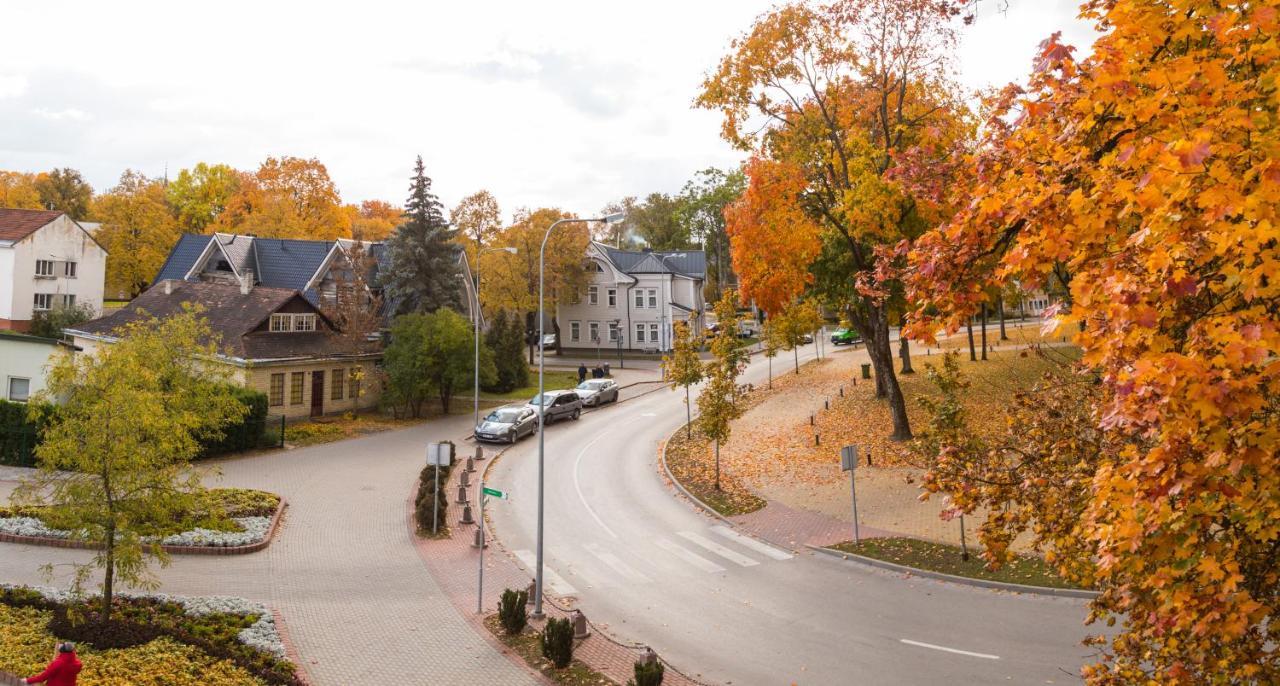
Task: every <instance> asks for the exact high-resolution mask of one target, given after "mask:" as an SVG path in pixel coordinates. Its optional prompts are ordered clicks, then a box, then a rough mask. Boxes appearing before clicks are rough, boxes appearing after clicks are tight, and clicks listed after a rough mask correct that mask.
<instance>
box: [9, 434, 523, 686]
mask: <svg viewBox="0 0 1280 686" xmlns="http://www.w3.org/2000/svg"><path fill="white" fill-rule="evenodd" d="M470 421H471V415H470V414H469V413H468V414H466V415H455V416H452V417H448V418H444V419H438V420H433V421H431V422H428V423H426V424H423V425H421V426H417V427H414V428H410V429H405V430H401V431H395V432H387V433H380V434H374V435H371V436H368V437H363V438H358V439H352V440H348V441H342V442H339V443H330V444H326V445H320V446H314V447H311V448H300V449H297V450H289V451H284V452H275V453H268V454H265V455H260V456H257V457H249V458H238V459H230V460H222V461H218V462H215V463H212V464H215V465H216V466H217V467H219V468H220V469H221V470H222V478H221V479H211V480H210V483H211V485H219V486H238V487H246V488H261V489H266V490H270V491H273V492H276V493H279V494H280V495H282V496H284V497H285V498H286V499H287V500H288V501H289V509H288V510H287V512H286V515H285V518H284V522H283V525H282V528H281V530H280V531H279V532H278V533H277V538H276V540H275V541H274V542H273V543H272V544H271V546H270V547H268V548H267V549H266V550H264V551H262V552H259V553H254V554H250V555H239V556H229V557H214V556H208V557H206V556H174V557H173V558H172V559H173V564H172V565H171V566H170V567H169V568H168V569H163V570H157V576H158V578H159V579H160V581H161V582H162V586H161V588H160V590H161V591H163V592H165V593H173V594H179V595H236V596H242V597H245V598H249V599H252V600H257V601H261V602H263V603H266V604H267V605H270V606H272V607H274V608H277V609H278V610H279V611H280V612H281V614H282V615H283V617H284V620H285V625H286V627H287V629H288V632H289V634H290V638H291V639H292V641H293V643H294V645H295V647H296V648H297V650H298V653H299V654H300V655H301V656H302V660H303V661H304V663H305V667H306V669H307V671H308V672H309V673H310V675H311V677H312V679H313V680H314V681H315V683H317V684H335V685H337V684H356V683H381V684H424V683H437V684H460V683H477V684H534V683H538V682H537V681H536V680H535V679H534V678H533V677H532V676H531V675H530V674H529V673H528V672H526V671H525V670H524V669H523V668H521V667H518V666H517V665H515V664H514V663H512V662H511V661H510V660H509V659H508V658H506V657H504V656H503V655H501V654H499V653H498V652H497V650H495V649H494V648H493V646H492V644H491V643H489V642H488V641H487V640H486V639H484V638H482V637H481V636H480V635H479V634H477V632H476V631H475V630H474V629H473V628H472V627H471V626H470V625H469V624H467V623H466V622H465V621H464V620H463V619H462V618H461V617H460V616H459V615H458V613H457V611H456V609H455V608H454V607H453V605H452V604H451V603H450V602H449V601H448V599H447V598H446V597H445V596H444V594H443V593H442V591H441V589H440V587H439V585H438V584H437V583H436V581H435V579H434V578H433V577H432V576H431V575H430V574H429V573H428V572H427V569H426V567H425V566H424V565H423V563H422V560H421V559H420V558H419V557H418V553H417V551H416V550H415V548H414V545H413V540H412V536H411V534H410V532H409V529H408V523H407V519H406V498H408V497H409V495H410V493H411V490H412V488H413V484H414V480H415V479H416V476H417V473H418V471H419V470H420V469H421V467H422V465H423V462H424V460H425V453H426V450H425V446H426V444H427V443H429V442H431V441H440V440H445V439H449V438H452V439H453V440H455V441H457V440H458V439H459V438H461V437H462V436H464V435H466V434H467V433H468V432H469V431H470ZM461 449H464V450H469V449H470V448H469V444H462V446H461ZM7 473H8V474H12V473H13V472H12V471H11V470H9V471H7ZM88 557H89V556H88V555H87V554H86V553H85V552H84V551H72V550H62V549H57V548H47V547H42V546H25V545H15V544H0V581H6V582H10V583H27V584H43V583H45V580H44V579H43V578H42V577H41V575H40V573H39V571H38V568H39V567H40V565H43V564H45V563H49V562H52V563H54V564H55V565H59V564H62V563H70V562H81V561H84V560H86V559H88ZM55 571H56V578H55V581H54V583H55V585H59V586H65V585H66V584H67V580H68V579H69V577H70V575H71V570H70V569H69V568H68V567H66V566H65V565H64V566H61V567H55Z"/></svg>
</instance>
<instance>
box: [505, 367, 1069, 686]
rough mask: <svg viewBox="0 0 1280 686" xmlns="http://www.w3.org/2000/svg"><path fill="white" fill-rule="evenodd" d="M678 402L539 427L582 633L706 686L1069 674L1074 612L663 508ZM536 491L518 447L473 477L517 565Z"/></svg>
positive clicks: (559, 565) (554, 555) (559, 556)
mask: <svg viewBox="0 0 1280 686" xmlns="http://www.w3.org/2000/svg"><path fill="white" fill-rule="evenodd" d="M837 354H858V355H865V352H863V351H856V352H855V351H851V350H847V349H846V350H844V351H841V352H840V353H837ZM812 356H813V353H812V351H811V350H810V352H809V354H808V355H807V357H809V358H812ZM764 364H765V361H764V360H763V359H760V360H759V361H757V362H755V363H753V364H752V366H751V367H750V368H749V369H748V371H747V372H746V374H745V375H744V376H743V380H744V381H752V382H757V383H758V382H760V381H763V378H764ZM683 395H684V394H683V393H672V392H669V391H666V390H661V391H658V392H656V393H651V394H648V395H645V396H643V397H638V398H635V399H633V400H630V401H627V402H624V403H622V404H620V405H617V406H613V407H607V408H604V409H601V410H599V411H596V412H592V413H589V414H587V415H584V416H583V418H582V419H581V420H579V421H578V422H563V423H561V424H559V425H552V426H551V427H549V428H548V430H547V434H546V470H547V471H546V513H545V514H546V539H545V540H546V543H545V545H546V547H545V554H546V566H547V571H546V573H545V579H546V581H545V583H546V590H547V592H548V593H549V594H552V595H558V596H573V597H575V598H577V599H578V600H579V601H580V606H581V607H582V609H583V611H584V612H586V613H587V615H588V616H589V617H590V618H591V619H592V621H594V622H597V623H604V625H606V626H609V627H610V628H611V629H613V630H614V631H615V632H616V633H620V634H621V635H622V636H624V637H626V638H629V639H634V640H638V641H642V642H645V643H648V644H649V645H652V646H653V647H654V649H655V650H657V651H658V652H659V653H660V654H661V655H663V656H664V657H666V658H669V659H670V660H671V661H672V662H674V663H675V664H676V665H678V666H681V667H687V668H695V669H698V670H701V674H702V676H703V677H704V678H707V679H710V680H714V681H719V682H723V683H733V684H790V683H795V684H800V685H805V684H912V685H914V684H990V683H996V682H1001V683H1022V684H1030V683H1036V684H1043V683H1059V684H1061V683H1071V682H1074V681H1077V680H1078V678H1077V677H1076V676H1075V675H1077V674H1079V668H1080V666H1081V665H1082V664H1084V663H1086V662H1089V661H1091V660H1090V657H1089V655H1090V652H1091V651H1090V650H1089V649H1087V648H1084V647H1082V646H1081V645H1080V641H1081V639H1082V638H1083V637H1084V636H1085V633H1086V632H1085V628H1084V626H1083V620H1084V617H1085V614H1086V610H1085V604H1084V601H1081V600H1075V599H1067V598H1052V597H1042V596H1022V595H1014V594H1008V593H1002V592H994V591H988V590H984V589H977V588H972V587H967V586H960V585H956V584H948V583H943V582H935V581H931V580H926V579H919V578H913V577H905V576H903V575H898V574H891V573H887V572H881V571H879V570H872V569H867V568H863V567H860V566H856V565H853V564H850V563H846V562H843V561H841V560H838V559H833V558H827V557H825V556H815V555H814V554H812V553H807V552H805V553H798V552H795V551H787V550H782V549H779V548H775V547H773V546H768V545H765V544H763V543H761V542H759V541H756V540H755V539H747V538H745V537H742V536H740V535H737V534H736V532H734V531H733V530H731V529H728V528H726V527H724V526H723V525H722V522H720V521H719V520H717V519H714V518H711V517H709V516H706V515H704V514H702V513H699V512H697V511H695V510H694V509H693V508H692V507H691V506H690V505H688V504H686V503H684V502H682V501H681V500H678V499H676V498H674V497H672V491H671V489H670V488H669V487H668V486H666V485H665V484H664V480H663V478H662V477H661V476H660V474H659V472H660V467H658V465H657V460H656V452H657V447H658V444H659V443H660V442H661V441H662V440H664V439H665V438H666V437H667V436H668V435H670V434H671V432H672V431H673V430H674V429H676V428H677V427H679V426H680V425H681V424H682V422H683V420H684V414H685V413H684V408H683V406H682V405H683ZM833 459H835V458H834V457H833ZM536 479H537V442H536V441H534V440H526V441H524V442H523V443H521V444H520V445H518V446H516V447H514V448H513V449H511V450H509V451H507V453H506V454H505V456H504V457H503V458H502V460H501V461H500V462H498V463H497V464H496V465H495V466H494V467H493V468H492V470H491V472H490V475H489V484H491V485H492V486H494V487H497V488H500V489H502V490H505V491H508V492H509V493H510V494H511V500H509V501H506V502H498V503H496V504H493V505H490V506H489V507H488V508H486V513H487V514H488V515H490V517H491V521H492V522H493V526H494V529H495V531H496V535H497V537H498V539H500V540H501V541H502V543H503V545H504V547H506V548H507V550H509V551H511V552H512V553H513V554H514V555H515V556H516V557H517V559H519V560H520V561H521V564H522V566H524V567H525V568H526V569H532V566H533V553H532V551H534V549H535V544H534V541H535V527H536V521H537V520H536V504H537V480H536Z"/></svg>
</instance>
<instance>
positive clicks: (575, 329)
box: [569, 322, 582, 343]
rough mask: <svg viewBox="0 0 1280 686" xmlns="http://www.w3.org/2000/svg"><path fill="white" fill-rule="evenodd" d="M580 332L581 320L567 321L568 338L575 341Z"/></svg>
mask: <svg viewBox="0 0 1280 686" xmlns="http://www.w3.org/2000/svg"><path fill="white" fill-rule="evenodd" d="M581 334H582V322H569V340H570V341H573V342H574V343H577V342H578V338H579V337H580V335H581Z"/></svg>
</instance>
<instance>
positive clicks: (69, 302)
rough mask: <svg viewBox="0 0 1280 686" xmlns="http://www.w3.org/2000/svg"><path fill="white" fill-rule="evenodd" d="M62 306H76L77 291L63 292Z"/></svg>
mask: <svg viewBox="0 0 1280 686" xmlns="http://www.w3.org/2000/svg"><path fill="white" fill-rule="evenodd" d="M62 306H63V307H75V306H76V294H75V293H63V294H62Z"/></svg>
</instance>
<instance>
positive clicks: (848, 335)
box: [831, 329, 862, 345]
mask: <svg viewBox="0 0 1280 686" xmlns="http://www.w3.org/2000/svg"><path fill="white" fill-rule="evenodd" d="M860 341H862V334H860V333H858V332H857V331H854V330H853V329H836V330H835V331H834V332H832V334H831V345H852V344H854V343H858V342H860Z"/></svg>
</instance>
